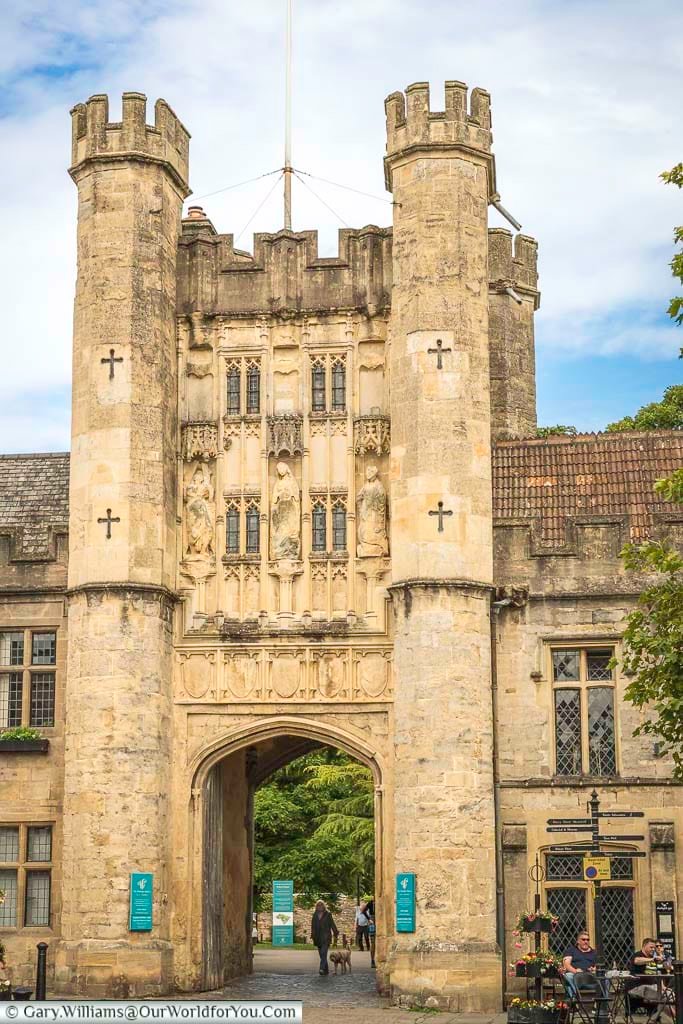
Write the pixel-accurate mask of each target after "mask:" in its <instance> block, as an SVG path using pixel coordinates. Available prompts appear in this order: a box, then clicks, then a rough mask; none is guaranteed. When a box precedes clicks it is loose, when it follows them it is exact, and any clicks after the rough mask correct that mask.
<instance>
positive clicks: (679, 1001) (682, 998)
mask: <svg viewBox="0 0 683 1024" xmlns="http://www.w3.org/2000/svg"><path fill="white" fill-rule="evenodd" d="M674 996H675V998H676V1024H683V960H674Z"/></svg>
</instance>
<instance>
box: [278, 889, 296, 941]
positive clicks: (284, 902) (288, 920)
mask: <svg viewBox="0 0 683 1024" xmlns="http://www.w3.org/2000/svg"><path fill="white" fill-rule="evenodd" d="M293 942H294V882H290V881H284V882H283V881H277V882H273V945H274V946H291V945H292V944H293Z"/></svg>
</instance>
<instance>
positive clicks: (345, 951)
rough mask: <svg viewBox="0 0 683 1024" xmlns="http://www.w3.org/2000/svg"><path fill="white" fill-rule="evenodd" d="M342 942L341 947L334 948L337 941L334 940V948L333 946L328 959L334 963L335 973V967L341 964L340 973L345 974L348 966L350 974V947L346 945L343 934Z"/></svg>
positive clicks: (335, 969)
mask: <svg viewBox="0 0 683 1024" xmlns="http://www.w3.org/2000/svg"><path fill="white" fill-rule="evenodd" d="M342 943H343V947H342V949H337V948H336V947H337V943H336V942H335V944H334V948H333V950H332V952H331V953H330V960H331V961H332V963H333V964H334V973H335V974H336V973H337V968H338V967H339V966H341V971H342V974H346V970H347V968H348V971H349V974H351V973H352V971H351V947H350V946H349V945H348V943H347V941H346V936H345V935H343V936H342Z"/></svg>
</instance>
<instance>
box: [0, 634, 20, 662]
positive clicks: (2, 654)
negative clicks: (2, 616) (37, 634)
mask: <svg viewBox="0 0 683 1024" xmlns="http://www.w3.org/2000/svg"><path fill="white" fill-rule="evenodd" d="M23 664H24V634H23V633H0V665H23Z"/></svg>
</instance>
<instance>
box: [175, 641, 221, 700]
mask: <svg viewBox="0 0 683 1024" xmlns="http://www.w3.org/2000/svg"><path fill="white" fill-rule="evenodd" d="M214 658H215V655H214V654H213V652H209V651H206V652H204V653H203V654H197V655H181V656H180V668H181V679H182V684H183V689H184V690H185V693H186V694H187V696H188V697H192V698H193V699H194V700H201V698H202V697H204V696H205V695H206V694H207V693H208V691H209V689H211V693H212V696H213V674H214Z"/></svg>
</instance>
